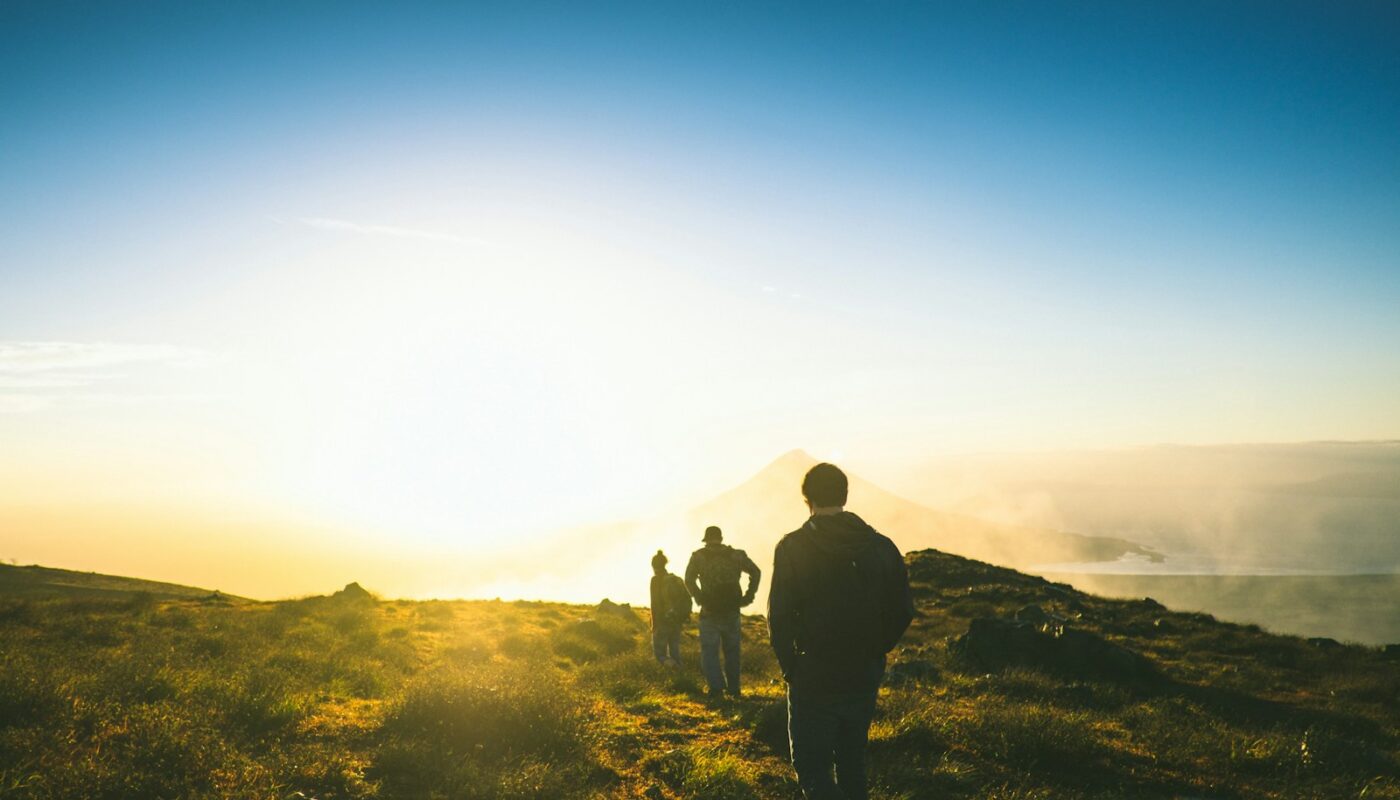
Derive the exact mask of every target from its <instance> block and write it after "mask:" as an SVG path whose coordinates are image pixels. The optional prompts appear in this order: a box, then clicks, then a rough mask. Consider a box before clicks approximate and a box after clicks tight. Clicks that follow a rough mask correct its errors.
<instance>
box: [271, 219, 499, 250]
mask: <svg viewBox="0 0 1400 800" xmlns="http://www.w3.org/2000/svg"><path fill="white" fill-rule="evenodd" d="M297 222H300V223H301V224H303V225H309V226H311V227H313V228H317V229H320V230H323V231H345V232H348V233H360V234H367V235H370V236H390V237H393V238H396V239H421V240H425V241H430V242H452V243H454V244H476V243H477V242H476V240H475V239H468V238H466V237H465V236H458V235H457V234H455V233H444V232H441V231H425V230H419V229H417V228H400V227H398V226H396V225H373V224H365V223H362V222H351V221H349V220H344V219H331V218H329V217H298V218H297Z"/></svg>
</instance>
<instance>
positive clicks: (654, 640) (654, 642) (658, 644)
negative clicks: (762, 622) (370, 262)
mask: <svg viewBox="0 0 1400 800" xmlns="http://www.w3.org/2000/svg"><path fill="white" fill-rule="evenodd" d="M651 654H652V655H654V656H656V661H657V663H660V664H665V663H666V631H664V630H662V629H661V628H652V629H651Z"/></svg>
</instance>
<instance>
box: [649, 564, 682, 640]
mask: <svg viewBox="0 0 1400 800" xmlns="http://www.w3.org/2000/svg"><path fill="white" fill-rule="evenodd" d="M689 616H690V595H689V594H687V593H686V588H685V582H684V581H682V580H681V578H680V576H679V575H672V574H671V573H669V572H663V573H662V574H660V575H653V576H651V629H652V630H656V629H657V628H665V629H669V628H678V627H680V626H681V625H682V624H684V623H685V620H686V618H687V617H689Z"/></svg>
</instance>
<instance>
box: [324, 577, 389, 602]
mask: <svg viewBox="0 0 1400 800" xmlns="http://www.w3.org/2000/svg"><path fill="white" fill-rule="evenodd" d="M331 599H332V600H334V601H336V602H337V603H357V604H360V603H363V604H369V603H375V602H378V601H377V600H376V599H375V597H374V595H372V594H370V593H369V591H368V590H366V589H365V587H363V586H361V585H360V584H358V583H356V582H354V581H351V582H350V583H347V584H345V588H344V589H341V590H340V591H338V592H336V593H335V594H333V595H331Z"/></svg>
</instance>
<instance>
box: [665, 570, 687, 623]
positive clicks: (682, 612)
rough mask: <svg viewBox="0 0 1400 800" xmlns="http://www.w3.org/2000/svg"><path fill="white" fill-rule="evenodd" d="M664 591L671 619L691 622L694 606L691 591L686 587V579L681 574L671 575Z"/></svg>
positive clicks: (675, 621)
mask: <svg viewBox="0 0 1400 800" xmlns="http://www.w3.org/2000/svg"><path fill="white" fill-rule="evenodd" d="M664 591H665V593H666V594H665V597H666V610H667V612H668V616H670V618H671V621H672V622H674V623H685V622H689V621H690V611H691V608H692V606H691V601H690V592H689V591H688V590H687V589H686V588H685V581H684V580H682V579H681V577H680V576H679V575H671V576H669V577H667V578H666V586H665V589H664Z"/></svg>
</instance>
